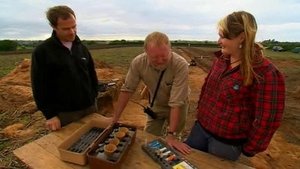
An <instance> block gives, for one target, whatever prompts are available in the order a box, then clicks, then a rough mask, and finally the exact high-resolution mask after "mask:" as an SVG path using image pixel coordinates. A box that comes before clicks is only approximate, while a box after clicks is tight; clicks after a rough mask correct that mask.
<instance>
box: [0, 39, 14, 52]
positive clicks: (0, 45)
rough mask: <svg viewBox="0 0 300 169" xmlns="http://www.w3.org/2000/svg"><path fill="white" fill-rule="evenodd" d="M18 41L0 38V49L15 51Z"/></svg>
mask: <svg viewBox="0 0 300 169" xmlns="http://www.w3.org/2000/svg"><path fill="white" fill-rule="evenodd" d="M17 47H18V43H17V42H16V41H12V40H0V51H16V50H17Z"/></svg>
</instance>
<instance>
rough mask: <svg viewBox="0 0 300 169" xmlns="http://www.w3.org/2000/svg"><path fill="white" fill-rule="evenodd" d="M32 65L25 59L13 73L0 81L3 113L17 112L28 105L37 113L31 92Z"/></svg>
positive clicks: (0, 102) (0, 99) (0, 98)
mask: <svg viewBox="0 0 300 169" xmlns="http://www.w3.org/2000/svg"><path fill="white" fill-rule="evenodd" d="M30 65H31V62H30V60H28V59H24V60H23V61H22V62H21V63H20V64H19V65H18V66H17V67H16V68H15V69H14V70H13V71H12V72H11V73H9V74H8V75H6V76H4V77H3V78H2V79H0V111H1V112H4V111H15V110H17V109H18V108H20V107H22V105H26V104H27V105H28V106H30V105H31V107H30V108H27V109H28V110H31V112H35V111H36V108H35V104H34V103H33V97H32V91H31V83H30ZM28 106H27V107H28Z"/></svg>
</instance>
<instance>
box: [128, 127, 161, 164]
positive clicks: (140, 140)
mask: <svg viewBox="0 0 300 169" xmlns="http://www.w3.org/2000/svg"><path fill="white" fill-rule="evenodd" d="M152 139H155V136H153V135H150V134H148V133H146V132H144V131H141V130H137V133H136V139H135V143H134V144H133V145H132V146H131V148H130V149H129V151H128V155H127V157H126V159H125V160H124V162H123V163H122V169H131V168H147V169H157V168H160V165H159V164H158V163H156V162H154V160H152V159H151V157H150V156H148V155H147V154H146V153H145V152H144V151H143V150H142V147H141V146H142V145H143V144H145V143H146V142H147V141H148V140H152Z"/></svg>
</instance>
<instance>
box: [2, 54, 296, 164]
mask: <svg viewBox="0 0 300 169" xmlns="http://www.w3.org/2000/svg"><path fill="white" fill-rule="evenodd" d="M175 51H176V52H177V53H179V54H181V55H182V56H183V57H185V58H186V59H187V60H188V61H189V62H190V61H191V59H190V58H193V59H197V58H200V59H201V60H197V64H198V65H199V66H202V67H203V66H204V68H203V69H200V68H199V67H197V66H191V67H190V72H189V85H190V88H191V90H192V92H191V95H190V111H189V117H188V120H189V122H188V123H187V126H186V131H185V136H186V135H187V134H188V132H189V131H190V128H191V125H192V124H193V121H194V119H195V110H196V106H197V101H198V97H199V93H200V89H201V86H202V84H203V82H204V78H205V77H206V75H207V73H206V72H205V71H204V70H206V69H207V67H206V68H205V66H207V65H209V64H210V63H211V57H207V56H212V51H202V50H196V49H191V50H189V51H187V50H186V49H175ZM201 56H203V57H201ZM274 63H275V64H276V65H277V66H278V67H279V68H281V69H284V68H285V67H293V66H294V67H297V66H300V63H299V62H295V61H293V62H292V61H283V62H278V61H274ZM95 65H96V70H97V75H98V77H100V79H101V80H102V81H111V80H112V79H119V80H120V81H122V79H124V77H125V73H126V72H122V71H121V70H122V69H119V68H112V67H111V66H109V65H107V64H105V63H103V62H97V61H96V63H95ZM286 77H287V104H286V109H285V115H284V119H283V122H282V126H281V127H280V128H279V130H278V131H277V132H276V133H275V135H274V137H273V139H272V141H271V143H270V145H269V147H268V149H267V150H266V151H265V152H262V153H259V154H258V155H256V156H255V157H252V158H246V157H244V156H242V158H241V159H240V162H241V163H244V164H247V165H250V166H253V167H255V168H261V169H267V168H289V169H294V168H300V131H299V128H300V126H299V125H300V124H299V122H300V112H299V110H300V105H299V100H300V86H299V81H300V79H299V78H298V73H291V74H286ZM297 84H298V86H297ZM142 87H143V85H142V84H141V85H140V87H139V89H138V92H136V93H135V95H134V96H133V99H132V100H133V101H134V102H139V103H141V104H144V105H146V104H147V100H145V99H142V97H141V96H140V95H139V92H140V91H141V90H142ZM113 97H114V98H110V100H105V99H102V100H101V102H102V104H101V103H100V104H101V107H103V109H104V111H103V112H105V113H104V114H106V115H107V116H110V115H111V113H112V108H113V107H112V104H111V102H112V101H113V100H115V98H116V97H117V96H113ZM134 102H129V104H128V105H127V107H126V109H125V110H124V113H123V114H122V117H121V119H120V120H121V121H122V122H124V123H127V124H130V125H135V126H137V127H139V128H143V126H144V125H145V122H146V116H145V115H144V114H143V113H142V108H141V107H140V106H139V105H137V104H136V103H134ZM107 103H109V104H107ZM104 105H108V106H104ZM21 117H22V120H20V119H21ZM0 119H1V123H0V127H1V126H2V127H3V128H0V129H1V131H0V141H1V142H3V143H4V142H8V141H9V144H7V145H6V146H7V147H5V148H4V149H3V151H1V152H0V168H1V165H3V164H4V166H7V167H12V168H14V167H15V168H26V166H25V165H24V164H22V163H21V162H19V161H18V160H17V159H16V157H14V156H13V155H12V150H14V149H16V148H18V147H20V146H22V145H24V144H26V143H28V142H30V141H33V140H34V139H37V138H39V137H41V136H43V135H45V134H47V133H48V131H47V130H46V129H45V128H44V122H45V119H44V118H43V116H42V114H41V112H39V111H37V108H36V106H35V103H34V101H33V97H32V92H31V85H30V60H24V61H23V62H22V63H21V64H20V65H18V66H17V67H16V69H15V70H13V71H12V72H11V73H10V74H8V75H7V76H5V77H3V78H1V79H0ZM1 144H2V143H1ZM1 144H0V146H1ZM0 150H1V149H0ZM8 157H9V158H10V159H7V158H8ZM5 158H6V159H5ZM4 166H3V167H4Z"/></svg>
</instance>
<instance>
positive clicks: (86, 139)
mask: <svg viewBox="0 0 300 169" xmlns="http://www.w3.org/2000/svg"><path fill="white" fill-rule="evenodd" d="M103 130H104V129H103V128H97V127H93V128H91V129H90V130H89V131H88V132H87V133H85V134H84V135H82V136H81V137H80V138H79V140H77V141H76V142H75V143H74V144H73V145H72V146H70V147H69V148H68V150H69V151H72V152H75V153H81V152H84V151H85V150H86V149H87V148H88V147H89V146H90V145H91V143H92V142H93V141H95V139H96V138H97V137H98V136H99V135H100V134H101V133H102V131H103Z"/></svg>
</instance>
